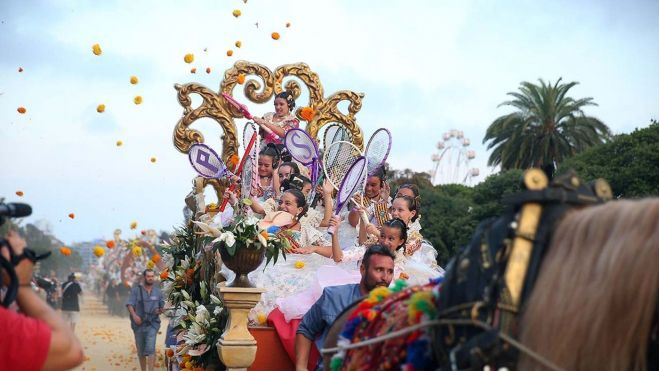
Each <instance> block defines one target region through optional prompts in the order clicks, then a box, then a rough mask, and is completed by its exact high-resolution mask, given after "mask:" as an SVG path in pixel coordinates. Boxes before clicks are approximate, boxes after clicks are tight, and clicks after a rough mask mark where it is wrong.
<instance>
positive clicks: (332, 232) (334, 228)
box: [327, 225, 336, 236]
mask: <svg viewBox="0 0 659 371" xmlns="http://www.w3.org/2000/svg"><path fill="white" fill-rule="evenodd" d="M334 232H336V227H335V226H333V225H330V226H329V228H327V233H329V234H330V236H333V235H334Z"/></svg>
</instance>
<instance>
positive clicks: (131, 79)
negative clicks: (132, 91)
mask: <svg viewBox="0 0 659 371" xmlns="http://www.w3.org/2000/svg"><path fill="white" fill-rule="evenodd" d="M139 81H140V79H138V78H137V76H131V77H130V83H131V84H133V85H135V84H137V83H138V82H139Z"/></svg>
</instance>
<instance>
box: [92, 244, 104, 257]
mask: <svg viewBox="0 0 659 371" xmlns="http://www.w3.org/2000/svg"><path fill="white" fill-rule="evenodd" d="M94 255H96V257H97V258H100V257H101V256H103V255H105V250H103V248H102V247H100V246H96V247H94Z"/></svg>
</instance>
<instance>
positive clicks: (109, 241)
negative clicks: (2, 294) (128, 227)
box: [105, 240, 114, 249]
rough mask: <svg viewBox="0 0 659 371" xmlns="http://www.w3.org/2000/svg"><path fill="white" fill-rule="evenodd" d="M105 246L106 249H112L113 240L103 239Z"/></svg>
mask: <svg viewBox="0 0 659 371" xmlns="http://www.w3.org/2000/svg"><path fill="white" fill-rule="evenodd" d="M105 246H107V248H108V249H114V240H107V241H105Z"/></svg>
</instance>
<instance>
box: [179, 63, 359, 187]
mask: <svg viewBox="0 0 659 371" xmlns="http://www.w3.org/2000/svg"><path fill="white" fill-rule="evenodd" d="M246 76H250V77H252V76H255V77H256V78H258V79H254V78H250V79H249V80H247V81H245V82H244V84H245V85H244V89H243V93H244V95H245V97H246V98H247V99H249V100H250V101H252V102H254V103H259V104H263V103H266V102H268V101H269V100H270V99H271V98H272V97H273V96H274V95H275V94H278V93H280V92H282V91H284V88H283V87H282V84H284V80H285V79H286V78H289V77H291V79H287V81H286V82H285V90H287V91H290V92H291V93H292V94H293V96H294V98H295V99H296V100H297V99H298V98H299V97H300V95H301V92H302V88H301V86H300V84H299V83H298V81H296V80H295V79H292V78H296V79H297V80H299V81H301V82H302V83H303V84H304V85H306V87H307V90H308V91H309V102H308V104H307V106H308V107H310V108H311V109H313V111H314V112H315V115H314V117H313V118H312V120H311V121H309V122H308V123H307V126H306V130H307V132H308V133H309V134H310V135H311V136H312V137H313V138H316V139H318V132H319V130H320V129H321V128H322V127H323V126H325V125H327V124H329V123H332V122H337V123H340V124H342V125H344V126H345V127H346V129H347V130H348V131H349V132H350V134H351V139H352V141H353V144H355V145H356V146H357V147H358V148H360V149H363V147H364V139H363V136H362V132H361V129H360V128H359V126H358V125H357V120H356V118H355V115H356V114H357V112H359V110H360V109H361V107H362V99H363V98H364V94H362V93H355V92H352V91H349V90H341V91H338V92H336V93H334V94H332V95H330V96H329V97H327V98H325V94H324V91H323V87H322V84H321V83H320V78H319V77H318V74H316V73H315V72H313V71H312V70H311V69H310V68H309V66H308V65H307V64H305V63H293V64H286V65H283V66H279V67H277V68H276V69H275V71H274V72H272V71H270V70H269V69H268V68H267V67H265V66H263V65H261V64H258V63H253V62H247V61H237V62H236V63H235V64H234V65H233V67H231V68H229V69H228V70H226V71H225V73H224V78H223V79H222V82H221V83H220V88H219V92H218V93H216V92H214V91H212V90H210V89H208V88H207V87H205V86H203V85H200V84H195V83H189V84H183V85H179V84H176V85H175V86H174V87H175V89H176V90H177V93H178V101H179V103H180V104H181V106H183V117H182V118H181V119H180V120H179V121H178V123H177V124H176V126H175V128H174V135H173V139H174V146H175V147H176V149H178V150H179V151H181V152H183V153H187V152H188V150H189V149H190V146H192V144H194V143H203V142H204V136H203V135H202V133H201V132H199V131H198V130H195V129H191V128H190V126H191V125H192V124H193V123H194V122H195V121H196V120H198V119H200V118H210V119H213V120H215V121H216V122H217V123H218V124H219V125H220V126H221V127H222V130H223V133H224V135H223V136H222V138H221V139H222V154H221V156H222V158H223V160H224V161H225V162H227V161H228V159H229V158H230V157H231V156H233V155H239V154H238V141H237V129H236V124H235V122H234V119H237V118H243V117H244V116H243V115H242V113H241V112H240V111H238V110H237V109H235V108H234V107H233V106H231V105H230V104H229V103H228V102H227V101H226V99H224V98H222V95H221V93H226V94H229V95H233V91H234V89H235V87H236V85H238V84H239V80H240V79H243V78H245V77H246ZM191 94H198V95H199V96H201V98H202V102H201V104H200V105H199V107H196V108H193V107H192V100H191V98H190V95H191ZM238 100H240V99H238ZM343 101H347V102H348V112H347V113H343V112H341V111H340V110H339V108H338V104H339V103H341V102H343ZM298 106H300V107H299V108H298V109H297V110H296V111H295V115H296V116H297V117H298V118H299V119H301V121H303V120H302V117H301V116H300V114H301V110H302V107H301V105H300V104H298ZM214 188H215V190H216V192H218V198H219V199H221V198H222V192H223V190H224V187H222V186H220V187H214Z"/></svg>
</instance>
